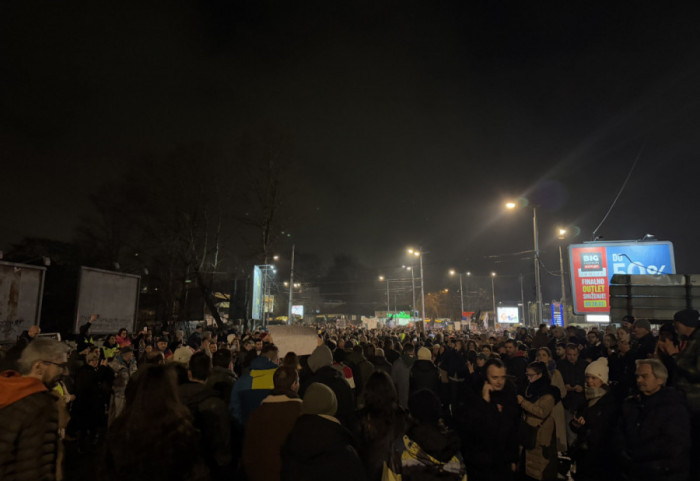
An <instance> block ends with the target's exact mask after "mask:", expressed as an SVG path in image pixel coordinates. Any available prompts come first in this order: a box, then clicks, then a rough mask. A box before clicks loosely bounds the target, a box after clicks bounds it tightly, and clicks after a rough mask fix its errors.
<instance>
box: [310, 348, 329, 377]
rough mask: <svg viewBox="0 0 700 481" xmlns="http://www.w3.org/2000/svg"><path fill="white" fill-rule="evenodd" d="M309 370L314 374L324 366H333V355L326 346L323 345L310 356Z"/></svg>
mask: <svg viewBox="0 0 700 481" xmlns="http://www.w3.org/2000/svg"><path fill="white" fill-rule="evenodd" d="M308 363H309V369H311V370H312V371H313V372H316V371H318V370H319V369H321V368H322V367H324V366H330V365H332V364H333V353H332V352H331V350H330V349H329V348H328V346H326V345H325V344H321V345H320V346H318V347H317V348H316V349H314V352H312V353H311V355H310V356H309V360H308Z"/></svg>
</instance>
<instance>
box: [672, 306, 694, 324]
mask: <svg viewBox="0 0 700 481" xmlns="http://www.w3.org/2000/svg"><path fill="white" fill-rule="evenodd" d="M673 320H674V321H677V322H680V323H681V324H685V325H686V326H688V327H700V313H698V311H696V310H695V309H683V310H682V311H678V312H676V313H675V314H674V315H673Z"/></svg>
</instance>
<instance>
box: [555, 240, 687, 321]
mask: <svg viewBox="0 0 700 481" xmlns="http://www.w3.org/2000/svg"><path fill="white" fill-rule="evenodd" d="M569 268H570V269H571V283H572V286H571V294H572V298H573V308H574V312H575V313H576V314H608V313H609V312H610V280H611V279H612V276H613V275H614V274H650V275H657V274H674V273H675V272H676V264H675V259H674V256H673V244H671V243H670V242H643V241H618V242H588V243H585V244H573V245H570V246H569Z"/></svg>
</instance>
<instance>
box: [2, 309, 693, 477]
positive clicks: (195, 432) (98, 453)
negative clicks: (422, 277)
mask: <svg viewBox="0 0 700 481" xmlns="http://www.w3.org/2000/svg"><path fill="white" fill-rule="evenodd" d="M95 319H96V317H95V316H93V317H91V318H90V320H89V321H88V322H87V323H86V324H85V325H84V326H82V327H81V328H80V333H79V336H78V338H77V343H76V344H75V347H74V348H71V347H69V345H67V344H66V343H61V342H58V341H56V340H52V339H47V338H39V337H37V333H38V329H37V328H32V330H30V332H26V333H24V334H23V335H22V336H21V338H20V340H19V341H18V343H17V345H16V346H14V347H12V348H11V349H10V350H9V351H7V353H6V356H5V357H4V359H3V360H2V362H3V363H4V364H5V367H9V368H11V369H7V370H4V371H3V372H2V373H1V374H0V427H1V428H0V479H2V480H3V481H5V480H7V481H15V480H18V481H19V480H53V479H58V480H61V479H71V477H70V476H71V472H69V471H70V470H68V469H66V470H64V469H62V468H63V461H64V458H65V456H66V453H67V452H68V451H67V449H68V448H70V449H71V450H72V451H71V452H74V453H77V454H76V455H77V456H79V458H78V459H80V460H91V462H92V463H93V464H91V466H94V474H91V475H90V477H91V478H95V477H96V478H97V479H104V480H115V481H116V480H122V479H129V480H132V481H133V480H149V481H158V480H164V481H165V480H167V481H173V480H234V479H242V480H250V481H271V480H309V481H313V480H328V479H334V480H337V481H343V480H348V481H350V480H352V481H357V480H370V481H379V480H382V481H394V480H403V481H411V480H433V479H435V480H437V479H440V480H459V481H465V480H467V479H469V480H470V481H480V480H504V481H506V480H516V479H518V480H519V479H536V480H556V479H567V478H568V477H573V478H574V479H576V480H584V481H585V480H603V481H604V480H613V479H627V480H669V481H675V480H678V481H682V480H690V479H699V478H700V470H699V467H698V462H699V460H700V450H699V449H700V316H699V314H698V312H697V311H694V310H684V311H680V312H678V313H677V314H676V316H675V318H674V321H673V322H672V323H666V324H661V325H655V326H652V324H650V322H649V321H647V320H643V319H640V320H636V321H635V320H634V319H632V318H630V317H627V318H625V319H624V320H623V322H622V325H621V326H620V327H619V328H614V327H612V326H608V327H606V328H605V329H604V330H603V329H602V328H601V329H597V328H591V329H589V330H588V331H587V332H586V330H584V329H581V328H578V327H574V326H569V327H567V328H566V329H564V328H561V327H549V326H546V325H541V326H540V327H539V329H537V330H536V331H535V330H534V329H532V330H531V329H526V328H519V329H517V330H516V331H512V332H508V331H500V332H496V331H485V332H474V331H472V332H429V333H426V332H422V331H418V330H414V329H412V328H409V327H399V328H391V329H390V328H378V329H372V330H368V329H362V328H358V327H347V328H343V329H336V328H332V327H323V326H316V329H317V333H318V343H317V344H318V345H317V347H316V348H315V349H314V350H313V352H312V353H311V354H309V355H303V356H298V355H297V354H295V353H293V352H289V353H280V352H279V350H278V348H277V347H276V346H275V343H274V339H272V337H271V336H270V335H268V334H267V333H266V332H264V331H254V332H250V331H246V332H241V333H239V332H236V331H235V330H233V331H232V332H226V333H224V332H221V333H217V332H207V331H205V329H204V327H197V329H196V330H195V331H194V332H192V333H191V334H190V335H189V336H185V333H184V332H182V331H175V332H171V333H169V332H163V331H161V332H153V331H152V330H151V329H149V328H145V329H144V330H142V331H139V332H138V333H136V334H135V335H132V334H130V333H129V332H127V331H126V329H122V330H120V331H119V332H117V333H115V334H114V335H111V336H107V338H105V339H104V341H103V342H102V343H101V344H100V343H99V342H97V341H96V340H95V339H94V338H93V336H92V335H91V333H90V329H91V325H92V323H93V322H94V320H95ZM85 462H87V461H85Z"/></svg>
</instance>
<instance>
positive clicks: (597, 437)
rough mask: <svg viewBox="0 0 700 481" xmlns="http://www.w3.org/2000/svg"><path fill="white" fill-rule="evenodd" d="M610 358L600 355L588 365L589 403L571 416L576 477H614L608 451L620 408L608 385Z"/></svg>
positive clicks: (586, 389) (598, 478)
mask: <svg viewBox="0 0 700 481" xmlns="http://www.w3.org/2000/svg"><path fill="white" fill-rule="evenodd" d="M608 373H609V369H608V360H607V358H605V357H599V358H598V359H597V360H595V361H593V362H592V363H590V364H589V365H588V366H587V367H586V386H585V394H586V405H585V406H584V407H583V408H582V409H581V410H580V411H579V412H578V413H577V416H574V418H573V419H572V420H571V423H570V427H571V429H572V430H573V431H574V432H575V433H576V441H575V442H574V444H573V446H572V447H571V450H570V454H571V457H572V459H573V460H574V462H575V463H576V480H577V481H580V480H584V481H586V480H591V481H592V480H603V481H604V480H608V479H614V474H615V473H616V470H615V466H614V461H613V460H612V459H611V457H610V456H609V455H608V454H609V453H610V452H611V451H610V449H611V446H610V439H611V438H612V433H613V429H614V427H615V419H616V418H617V414H618V409H617V404H616V402H615V399H614V397H613V395H612V394H611V393H610V387H609V385H608Z"/></svg>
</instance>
